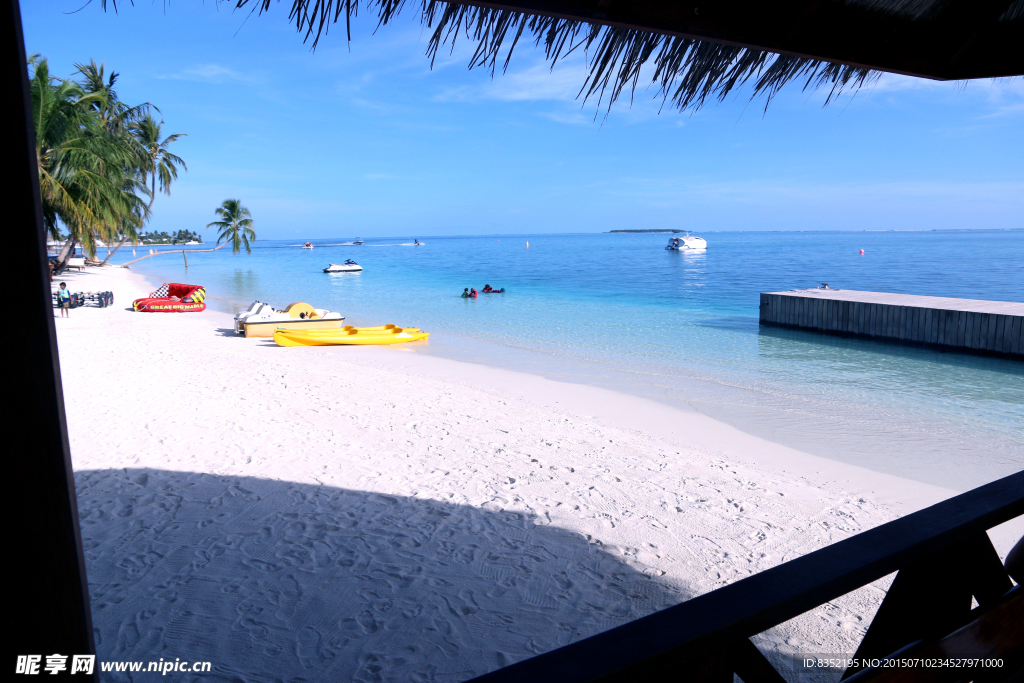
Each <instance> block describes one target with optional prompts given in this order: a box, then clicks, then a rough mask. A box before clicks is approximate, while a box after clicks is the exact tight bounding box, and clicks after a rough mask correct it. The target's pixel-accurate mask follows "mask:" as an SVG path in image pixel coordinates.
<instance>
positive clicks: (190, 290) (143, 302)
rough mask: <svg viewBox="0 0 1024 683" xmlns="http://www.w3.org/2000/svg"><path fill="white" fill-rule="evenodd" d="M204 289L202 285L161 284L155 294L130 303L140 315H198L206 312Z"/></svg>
mask: <svg viewBox="0 0 1024 683" xmlns="http://www.w3.org/2000/svg"><path fill="white" fill-rule="evenodd" d="M205 299H206V288H204V287H203V286H202V285H183V284H179V283H177V282H172V283H170V284H166V283H165V284H163V285H161V286H160V288H159V289H157V290H156V291H155V292H153V293H152V294H150V295H149V296H147V297H143V298H142V299H136V300H135V301H133V302H132V308H134V309H135V310H136V311H139V312H141V313H198V312H200V311H205V310H206V303H205Z"/></svg>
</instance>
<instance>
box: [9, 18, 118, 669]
mask: <svg viewBox="0 0 1024 683" xmlns="http://www.w3.org/2000/svg"><path fill="white" fill-rule="evenodd" d="M0 15H2V16H0V32H2V33H0V36H2V41H0V44H2V45H4V46H5V47H4V48H3V57H2V61H3V66H2V69H3V83H4V84H5V85H4V92H6V93H8V95H7V97H8V98H9V103H10V106H9V107H8V115H9V116H11V119H10V125H8V126H7V131H6V133H5V135H4V136H3V144H4V150H5V152H4V154H3V157H2V158H3V163H4V168H6V169H7V171H6V173H4V177H6V178H7V182H8V184H9V185H10V187H9V188H8V191H7V196H8V201H7V202H5V204H4V210H5V212H6V214H7V215H6V218H7V223H8V225H9V226H10V227H9V230H8V231H7V234H8V238H9V240H10V241H11V244H10V250H11V253H13V254H15V257H14V258H12V259H10V263H9V264H8V267H9V268H10V272H9V273H8V274H7V276H8V277H9V278H10V281H11V282H14V283H17V290H18V294H17V296H18V301H19V305H18V311H19V313H18V334H19V340H18V344H17V348H16V349H14V350H13V351H12V353H11V354H10V355H9V356H8V357H7V360H6V364H7V372H6V373H5V376H6V377H7V378H8V386H9V387H10V393H11V395H10V396H9V397H8V404H7V408H6V410H5V418H6V423H7V424H8V425H9V428H8V437H9V441H8V446H7V450H6V453H7V456H6V459H7V464H6V468H7V469H8V473H9V475H10V476H9V477H8V478H7V479H6V486H5V487H4V499H5V500H4V502H5V504H6V505H7V508H8V509H9V510H10V511H11V514H12V515H13V516H12V521H11V523H10V524H8V525H7V527H6V532H7V533H5V536H4V544H5V546H6V547H7V552H8V558H9V561H8V562H7V565H8V569H7V571H8V572H10V574H9V575H8V576H9V577H10V578H11V590H9V591H7V595H8V597H9V600H8V601H6V603H5V605H4V622H5V623H6V624H7V636H6V637H5V640H6V641H7V642H6V646H7V648H8V651H9V652H11V653H13V654H15V655H42V656H45V655H50V654H53V653H60V654H64V655H76V654H78V655H87V654H94V653H95V649H94V647H93V633H92V623H91V619H90V612H89V597H88V592H87V590H86V584H85V563H84V559H83V555H82V540H81V536H80V534H79V527H78V507H77V505H76V502H75V488H74V480H73V479H72V472H71V457H70V451H69V447H68V432H67V425H66V423H65V419H64V397H63V390H62V388H61V381H60V359H59V358H58V355H57V336H56V330H55V328H54V318H53V313H54V310H53V301H52V299H51V298H50V272H49V267H48V264H47V259H46V234H45V232H44V230H43V215H42V209H41V203H40V199H39V172H38V170H37V169H36V152H35V135H34V132H33V127H32V117H31V111H32V105H31V101H30V99H29V91H28V75H27V64H26V60H25V43H24V38H23V35H22V31H21V13H20V10H19V7H18V2H17V0H11V1H9V2H4V3H3V7H2V9H0ZM13 659H14V657H11V660H13ZM11 660H8V666H12V665H14V662H13V661H11ZM43 661H44V663H45V660H43ZM97 668H98V667H97ZM8 671H10V670H9V669H8ZM39 677H40V678H41V677H42V676H39ZM78 677H79V676H78V675H76V678H78ZM96 678H97V675H96V673H95V672H94V674H93V675H92V676H85V675H84V674H83V675H80V680H83V681H88V680H96Z"/></svg>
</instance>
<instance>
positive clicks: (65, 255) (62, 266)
mask: <svg viewBox="0 0 1024 683" xmlns="http://www.w3.org/2000/svg"><path fill="white" fill-rule="evenodd" d="M69 246H70V247H71V248H70V249H69V248H68V247H69ZM76 246H78V240H76V239H75V238H74V236H72V237H69V238H68V241H67V243H66V244H65V245H64V249H62V250H61V255H60V256H58V257H57V265H56V266H54V268H53V273H54V275H56V274H57V273H63V272H64V271H65V270H66V269H67V267H68V262H69V261H70V260H71V258H72V257H73V256H74V255H75V247H76Z"/></svg>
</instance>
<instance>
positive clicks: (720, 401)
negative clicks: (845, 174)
mask: <svg viewBox="0 0 1024 683" xmlns="http://www.w3.org/2000/svg"><path fill="white" fill-rule="evenodd" d="M702 235H703V236H704V237H706V238H707V239H708V242H709V248H708V249H707V251H705V252H696V253H681V252H669V251H666V250H665V249H664V248H663V246H664V244H665V243H666V242H667V240H668V237H669V236H668V235H666V234H575V235H531V236H526V235H522V236H479V237H420V239H421V241H422V242H423V245H422V246H420V247H415V246H412V238H408V239H380V240H374V239H367V240H366V244H365V245H363V246H353V245H351V244H350V243H349V242H350V241H351V238H339V239H334V240H314V242H313V243H314V245H316V248H315V249H313V250H302V249H300V248H299V246H300V245H301V242H302V241H304V240H290V241H288V240H285V241H265V242H257V243H256V245H255V247H254V249H253V253H252V255H251V256H246V255H245V254H240V255H232V254H231V253H230V251H228V249H227V248H225V249H223V250H220V251H217V252H212V253H203V254H195V255H194V256H192V258H191V259H190V268H189V269H188V271H187V272H186V270H185V268H184V264H183V261H182V259H181V257H180V254H179V255H168V256H161V257H157V258H153V259H147V260H146V261H142V262H140V263H138V264H136V265H134V266H133V270H136V271H137V272H142V273H145V274H147V275H150V276H152V277H154V278H156V279H160V280H162V281H185V282H193V283H198V284H203V285H205V286H206V288H207V290H208V292H209V295H210V297H211V299H212V300H213V303H214V305H217V306H221V307H225V308H227V309H228V310H237V309H238V308H244V307H245V306H247V305H248V304H249V302H251V301H252V300H253V299H261V300H264V301H269V302H271V303H273V304H275V305H282V306H283V305H286V304H288V303H290V302H292V301H309V302H310V303H313V304H315V305H317V306H318V307H327V308H330V309H332V310H339V311H341V312H342V313H343V314H345V315H346V316H347V317H348V320H349V322H352V323H354V324H363V323H366V324H382V323H388V322H393V323H396V324H409V325H416V326H419V327H423V328H425V329H428V330H429V331H431V332H432V333H433V334H432V335H431V341H430V343H429V345H426V346H423V347H419V348H418V349H417V350H418V351H420V352H428V353H435V354H439V355H444V356H447V357H451V358H456V359H461V360H468V361H474V362H481V363H485V364H489V365H497V366H502V367H509V368H512V369H518V370H525V371H528V372H533V373H536V374H542V375H545V376H548V377H551V378H553V379H562V380H566V381H574V382H583V383H591V384H596V385H600V386H607V387H610V388H615V389H619V390H623V391H627V392H629V393H633V394H638V395H642V396H646V397H650V398H654V399H656V400H660V401H664V402H668V403H672V404H675V405H680V406H688V407H690V408H693V409H696V410H700V411H701V412H704V413H706V414H708V415H711V416H712V417H715V418H718V419H720V420H723V421H724V422H727V423H729V424H732V425H734V426H736V427H739V428H740V429H743V430H744V431H748V432H751V433H754V434H757V435H759V436H763V437H765V438H768V439H771V440H773V441H777V442H780V443H785V444H787V445H790V446H794V447H796V448H800V449H802V450H806V451H808V452H811V453H815V454H817V455H822V456H825V457H829V458H834V459H838V460H842V461H844V462H849V463H854V464H860V465H863V466H865V467H869V468H871V469H875V470H879V471H885V472H891V473H896V474H901V475H903V476H908V477H911V478H914V479H917V480H920V481H925V482H928V483H934V484H939V485H943V486H948V487H950V488H954V489H959V490H963V489H967V488H970V487H973V486H976V485H978V484H981V483H984V482H986V481H991V480H993V479H996V478H998V477H1000V476H1005V475H1006V474H1009V473H1011V472H1014V471H1018V470H1020V469H1024V436H1022V429H1021V425H1022V424H1024V363H1021V362H1019V361H1011V360H1007V359H1000V358H988V357H981V356H970V355H961V354H951V353H944V352H939V351H934V350H930V349H923V348H915V347H908V346H898V345H893V344H888V343H882V342H872V341H865V340H857V339H843V338H836V337H829V336H825V335H820V334H816V333H810V332H800V331H792V330H780V329H774V328H765V329H761V328H760V327H759V325H758V322H757V315H758V293H759V292H763V291H777V290H786V289H796V288H803V287H813V286H817V285H819V284H821V283H822V282H828V283H829V284H830V285H831V286H832V287H838V288H842V289H862V290H871V291H887V292H901V293H909V294H925V295H932V296H949V297H961V298H974V299H993V300H1005V301H1024V277H1022V275H1024V273H1022V270H1021V268H1020V266H1019V263H1021V262H1024V231H980V230H979V231H964V232H856V233H850V232H816V233H794V232H773V233H766V232H749V233H736V232H723V233H713V232H712V233H702ZM527 242H529V247H527ZM965 246H966V247H969V248H965ZM860 249H864V250H865V253H864V254H863V255H861V254H859V250H860ZM124 251H126V250H124V249H123V250H122V252H124ZM139 253H140V254H141V253H144V252H142V251H140V252H139ZM121 256H122V254H120V253H119V254H118V255H117V257H116V258H115V259H114V260H115V261H119V262H124V261H126V260H128V259H130V258H131V256H130V251H128V252H127V253H126V254H125V255H124V257H123V258H120V257H121ZM346 258H352V259H355V260H357V261H358V262H359V263H360V264H362V265H363V266H364V268H365V270H364V271H363V272H361V273H338V274H330V275H328V274H324V273H323V272H322V270H321V269H322V268H323V267H324V266H326V265H327V263H328V262H332V261H333V262H341V261H344V260H345V259H346ZM485 283H490V284H491V285H493V286H495V287H499V288H500V287H505V288H506V293H505V294H494V295H483V294H481V295H480V298H478V299H475V300H473V299H471V300H465V299H462V298H461V297H460V296H459V294H460V292H461V291H462V289H463V288H464V287H475V288H476V289H482V287H483V285H484V284H485Z"/></svg>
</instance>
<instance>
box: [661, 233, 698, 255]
mask: <svg viewBox="0 0 1024 683" xmlns="http://www.w3.org/2000/svg"><path fill="white" fill-rule="evenodd" d="M707 248H708V243H707V241H705V239H704V238H703V237H694V236H693V235H691V234H690V231H689V230H687V231H686V232H685V233H684V234H683V235H682V236H679V235H673V236H672V237H670V238H669V240H668V245H667V246H666V247H665V249H667V250H668V251H691V250H696V249H707Z"/></svg>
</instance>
